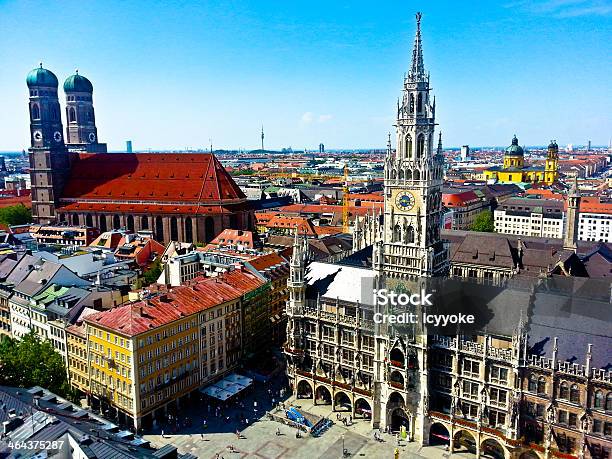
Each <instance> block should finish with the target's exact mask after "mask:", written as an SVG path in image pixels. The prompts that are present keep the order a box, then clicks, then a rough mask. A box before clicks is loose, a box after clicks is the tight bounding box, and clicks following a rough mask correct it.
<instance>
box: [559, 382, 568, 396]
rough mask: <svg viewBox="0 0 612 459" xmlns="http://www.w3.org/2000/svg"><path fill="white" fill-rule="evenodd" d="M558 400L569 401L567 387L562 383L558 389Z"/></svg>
mask: <svg viewBox="0 0 612 459" xmlns="http://www.w3.org/2000/svg"><path fill="white" fill-rule="evenodd" d="M559 398H560V399H563V400H569V385H568V384H567V383H566V382H565V381H563V382H562V383H561V387H560V388H559Z"/></svg>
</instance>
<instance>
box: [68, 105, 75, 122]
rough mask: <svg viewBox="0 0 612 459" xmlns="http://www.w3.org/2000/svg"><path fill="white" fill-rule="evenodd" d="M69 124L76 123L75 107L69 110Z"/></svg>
mask: <svg viewBox="0 0 612 459" xmlns="http://www.w3.org/2000/svg"><path fill="white" fill-rule="evenodd" d="M68 122H70V123H76V110H75V109H74V107H70V108H69V109H68Z"/></svg>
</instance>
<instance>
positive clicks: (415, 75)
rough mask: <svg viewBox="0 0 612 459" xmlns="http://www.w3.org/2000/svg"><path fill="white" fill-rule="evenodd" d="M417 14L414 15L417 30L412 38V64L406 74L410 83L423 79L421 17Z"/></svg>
mask: <svg viewBox="0 0 612 459" xmlns="http://www.w3.org/2000/svg"><path fill="white" fill-rule="evenodd" d="M422 16H423V15H422V14H421V13H420V12H419V13H417V14H416V21H417V28H416V35H415V37H414V48H413V49H412V64H411V65H410V71H409V72H408V79H409V80H410V81H413V82H414V81H420V80H423V79H425V66H424V65H423V47H422V45H421V17H422Z"/></svg>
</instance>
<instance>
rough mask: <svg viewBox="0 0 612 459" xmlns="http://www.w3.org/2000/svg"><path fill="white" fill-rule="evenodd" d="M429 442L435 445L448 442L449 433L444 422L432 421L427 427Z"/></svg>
mask: <svg viewBox="0 0 612 459" xmlns="http://www.w3.org/2000/svg"><path fill="white" fill-rule="evenodd" d="M429 444H430V445H431V446H435V445H448V444H450V434H449V433H448V429H447V428H446V427H444V424H440V423H439V422H434V423H433V424H432V425H431V428H430V429H429Z"/></svg>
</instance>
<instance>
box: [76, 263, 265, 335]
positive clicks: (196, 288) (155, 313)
mask: <svg viewBox="0 0 612 459" xmlns="http://www.w3.org/2000/svg"><path fill="white" fill-rule="evenodd" d="M263 284H265V281H263V280H262V279H260V278H259V277H257V276H256V275H255V274H253V273H251V272H248V271H243V270H234V271H230V272H227V273H225V274H224V275H222V276H219V277H215V278H197V279H194V280H193V281H191V282H190V283H189V285H182V286H180V287H173V288H172V289H170V290H168V291H167V292H164V291H163V290H164V289H165V288H164V287H163V286H160V287H158V288H159V289H160V290H161V291H162V293H161V294H159V295H157V296H154V297H152V298H150V299H147V300H142V301H137V302H134V303H129V304H126V305H123V306H118V307H116V308H113V309H110V310H108V311H103V312H98V313H96V314H92V315H90V316H87V317H86V318H85V322H87V323H88V324H91V325H94V326H99V327H103V328H105V329H108V330H112V331H114V332H116V333H119V334H121V335H123V336H128V337H131V336H136V335H139V334H141V333H145V332H147V331H149V330H152V329H155V328H158V327H161V326H163V325H167V324H169V323H171V322H174V321H175V320H179V319H180V318H182V317H185V316H189V315H192V314H196V313H198V312H200V311H204V310H206V309H209V308H212V307H215V306H218V305H219V304H222V303H225V302H227V301H231V300H236V299H238V298H240V297H241V296H242V295H244V294H245V293H247V292H249V291H252V290H254V289H256V288H257V287H260V286H261V285H263Z"/></svg>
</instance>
